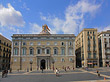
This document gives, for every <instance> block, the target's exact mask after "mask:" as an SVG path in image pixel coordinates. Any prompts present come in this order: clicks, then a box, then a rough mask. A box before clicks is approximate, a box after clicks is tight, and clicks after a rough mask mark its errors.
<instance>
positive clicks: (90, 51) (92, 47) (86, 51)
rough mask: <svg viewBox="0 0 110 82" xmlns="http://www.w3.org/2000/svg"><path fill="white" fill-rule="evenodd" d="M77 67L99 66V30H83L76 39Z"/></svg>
mask: <svg viewBox="0 0 110 82" xmlns="http://www.w3.org/2000/svg"><path fill="white" fill-rule="evenodd" d="M75 54H76V67H94V66H99V50H98V37H97V29H93V28H87V29H83V30H82V31H81V32H80V33H79V34H78V35H77V37H76V38H75Z"/></svg>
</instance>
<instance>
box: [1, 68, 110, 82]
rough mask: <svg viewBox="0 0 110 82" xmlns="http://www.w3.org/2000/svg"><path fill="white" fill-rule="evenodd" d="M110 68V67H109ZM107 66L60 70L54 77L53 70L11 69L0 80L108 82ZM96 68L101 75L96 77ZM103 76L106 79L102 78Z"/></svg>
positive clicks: (24, 81)
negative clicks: (27, 70)
mask: <svg viewBox="0 0 110 82" xmlns="http://www.w3.org/2000/svg"><path fill="white" fill-rule="evenodd" d="M109 69H110V68H109ZM109 69H108V68H95V69H88V70H84V69H75V70H74V71H72V70H71V71H67V72H65V71H63V70H61V71H60V76H59V77H56V75H55V74H54V72H53V71H44V73H41V71H36V70H34V71H31V72H26V71H20V72H17V71H13V72H12V73H9V74H8V77H7V78H1V74H0V82H110V70H109ZM96 70H99V71H100V73H101V76H100V77H98V76H97V73H96ZM104 77H105V78H106V80H104Z"/></svg>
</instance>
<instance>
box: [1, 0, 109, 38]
mask: <svg viewBox="0 0 110 82" xmlns="http://www.w3.org/2000/svg"><path fill="white" fill-rule="evenodd" d="M44 24H47V26H48V27H49V28H50V33H51V34H75V35H76V36H77V35H78V33H79V32H81V31H82V30H83V29H84V28H97V29H98V32H101V31H106V30H110V0H0V34H1V35H3V36H5V37H6V38H8V39H10V40H11V39H12V38H11V36H12V35H13V34H39V33H40V32H41V30H42V25H44Z"/></svg>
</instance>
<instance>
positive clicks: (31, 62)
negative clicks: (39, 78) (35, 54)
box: [30, 61, 33, 71]
mask: <svg viewBox="0 0 110 82" xmlns="http://www.w3.org/2000/svg"><path fill="white" fill-rule="evenodd" d="M32 64H33V61H30V65H31V66H30V67H31V68H30V70H31V71H32Z"/></svg>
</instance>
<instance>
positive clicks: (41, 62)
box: [40, 59, 45, 69]
mask: <svg viewBox="0 0 110 82" xmlns="http://www.w3.org/2000/svg"><path fill="white" fill-rule="evenodd" d="M41 67H42V68H43V69H45V60H44V59H42V60H41V61H40V68H41Z"/></svg>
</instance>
